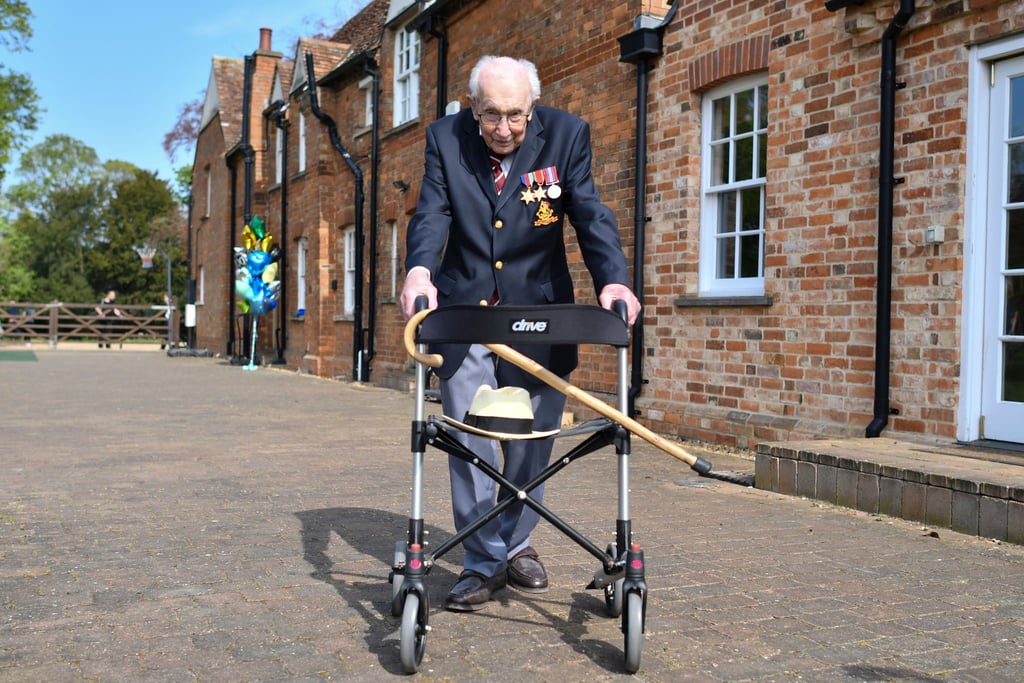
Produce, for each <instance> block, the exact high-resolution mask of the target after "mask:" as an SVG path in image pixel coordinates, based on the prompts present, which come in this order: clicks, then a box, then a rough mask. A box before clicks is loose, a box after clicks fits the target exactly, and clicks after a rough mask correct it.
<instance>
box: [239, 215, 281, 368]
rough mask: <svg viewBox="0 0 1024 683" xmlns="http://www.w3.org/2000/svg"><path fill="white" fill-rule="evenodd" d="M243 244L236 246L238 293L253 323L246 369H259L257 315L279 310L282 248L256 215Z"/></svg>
mask: <svg viewBox="0 0 1024 683" xmlns="http://www.w3.org/2000/svg"><path fill="white" fill-rule="evenodd" d="M242 245H243V246H241V247H235V293H236V294H238V296H240V297H241V299H240V300H239V301H238V307H239V308H240V309H242V312H243V313H249V314H251V315H252V317H253V321H252V350H251V353H250V359H249V364H248V365H246V366H244V368H243V369H245V370H255V369H256V329H257V327H258V325H257V324H256V316H259V315H263V314H264V313H267V312H268V311H272V310H274V308H276V307H277V297H278V295H279V294H280V293H281V281H280V280H278V279H277V270H278V263H279V262H280V260H281V248H280V247H277V246H274V238H273V237H271V236H270V235H268V234H267V227H266V225H264V223H263V221H262V220H261V219H260V217H259V216H253V217H252V220H251V221H249V225H246V226H245V227H244V228H243V229H242Z"/></svg>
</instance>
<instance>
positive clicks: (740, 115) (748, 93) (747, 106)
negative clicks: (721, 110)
mask: <svg viewBox="0 0 1024 683" xmlns="http://www.w3.org/2000/svg"><path fill="white" fill-rule="evenodd" d="M753 130H754V91H753V90H744V91H743V92H741V93H736V132H737V133H750V132H752V131H753Z"/></svg>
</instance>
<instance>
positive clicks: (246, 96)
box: [232, 55, 256, 258]
mask: <svg viewBox="0 0 1024 683" xmlns="http://www.w3.org/2000/svg"><path fill="white" fill-rule="evenodd" d="M255 63H256V58H255V57H253V56H252V55H248V56H246V58H245V75H244V77H243V81H242V82H243V85H242V155H243V157H244V158H245V196H244V197H243V198H242V199H243V201H244V202H245V211H244V214H243V218H244V219H245V225H249V221H250V220H251V219H252V184H253V183H252V179H253V165H254V164H255V158H254V156H255V155H254V154H253V150H252V144H251V143H250V142H249V129H250V126H251V125H252V103H251V102H250V100H251V99H252V71H253V65H254V64H255ZM233 257H234V255H233V254H232V258H233Z"/></svg>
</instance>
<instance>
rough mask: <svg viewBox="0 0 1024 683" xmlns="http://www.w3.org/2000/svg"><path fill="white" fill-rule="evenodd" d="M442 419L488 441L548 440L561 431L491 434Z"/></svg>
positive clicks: (461, 423) (450, 419)
mask: <svg viewBox="0 0 1024 683" xmlns="http://www.w3.org/2000/svg"><path fill="white" fill-rule="evenodd" d="M441 419H442V420H444V421H445V422H447V423H448V424H450V425H452V426H454V427H458V428H459V429H461V430H462V431H464V432H469V433H470V434H477V435H478V436H486V437H487V438H488V439H497V440H498V441H524V440H528V439H546V438H548V437H549V436H554V435H555V434H557V433H558V432H559V431H560V430H558V429H552V430H551V431H547V432H538V431H533V432H530V433H528V434H510V433H508V432H489V431H487V430H485V429H480V428H478V427H471V426H470V425H468V424H466V423H465V422H459V421H458V420H456V419H455V418H453V417H448V416H447V415H442V416H441Z"/></svg>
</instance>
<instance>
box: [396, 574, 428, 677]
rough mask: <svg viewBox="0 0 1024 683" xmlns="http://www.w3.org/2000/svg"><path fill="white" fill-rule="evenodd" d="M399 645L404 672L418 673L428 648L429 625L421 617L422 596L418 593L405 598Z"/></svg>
mask: <svg viewBox="0 0 1024 683" xmlns="http://www.w3.org/2000/svg"><path fill="white" fill-rule="evenodd" d="M398 645H399V647H398V651H399V655H400V656H401V659H402V670H403V671H405V673H407V674H414V673H416V672H417V671H418V670H419V668H420V662H422V661H423V652H424V650H426V646H427V624H426V622H425V620H424V619H422V618H421V616H420V596H419V595H417V594H416V593H408V594H407V595H406V596H405V605H404V607H403V610H402V628H401V631H399V634H398Z"/></svg>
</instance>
